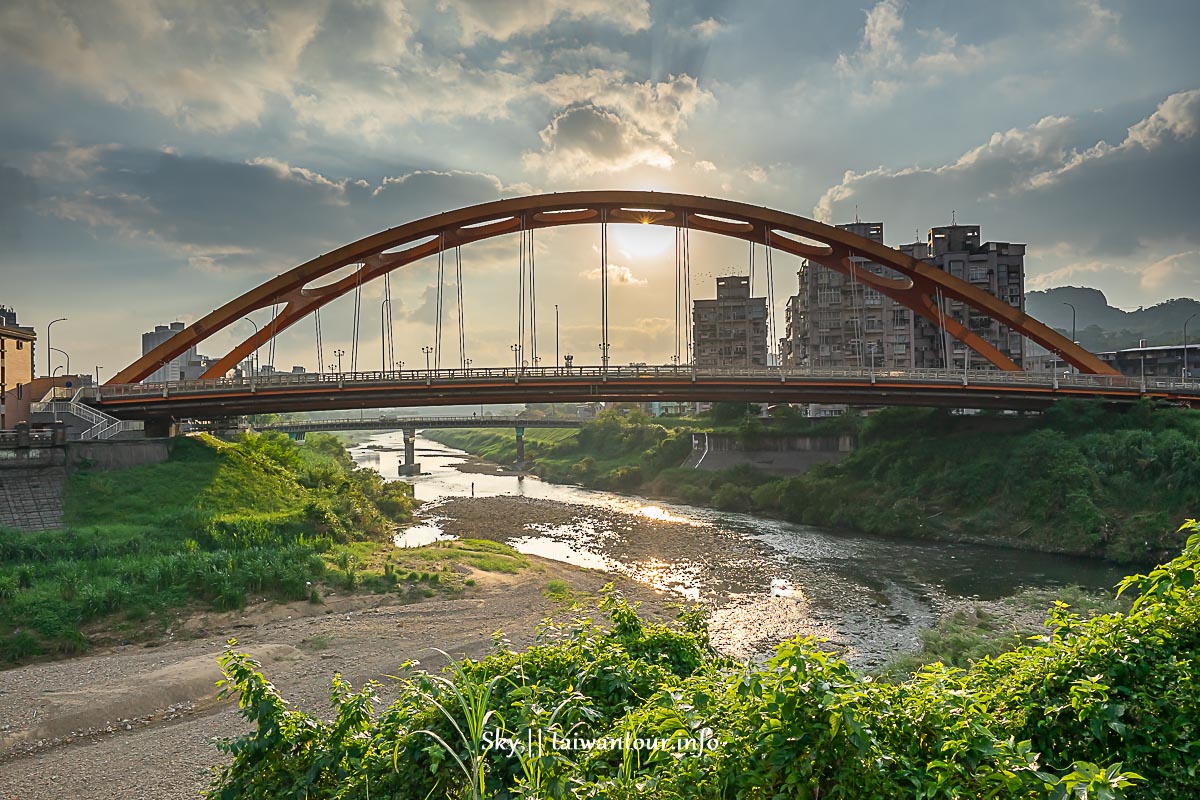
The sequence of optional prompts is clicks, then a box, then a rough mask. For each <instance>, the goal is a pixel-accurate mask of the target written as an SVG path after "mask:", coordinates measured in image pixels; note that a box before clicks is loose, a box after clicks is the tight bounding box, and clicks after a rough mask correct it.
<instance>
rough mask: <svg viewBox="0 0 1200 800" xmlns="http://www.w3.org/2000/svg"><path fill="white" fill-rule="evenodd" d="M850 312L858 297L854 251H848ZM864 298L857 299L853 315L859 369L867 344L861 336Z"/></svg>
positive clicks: (864, 312)
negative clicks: (856, 306) (855, 312)
mask: <svg viewBox="0 0 1200 800" xmlns="http://www.w3.org/2000/svg"><path fill="white" fill-rule="evenodd" d="M849 253H850V258H849V261H850V310H851V311H854V300H855V298H856V297H857V296H858V286H859V284H858V275H857V273H855V271H854V251H853V250H850V251H849ZM866 313H867V312H866V298H859V303H858V313H857V314H856V315H855V317H854V319H855V329H856V330H855V335H856V336H857V337H858V366H859V368H860V369H861V368H862V366H863V354H864V353H865V352H866V350H867V343H866V341H865V340H864V336H863V317H864V316H865V315H866Z"/></svg>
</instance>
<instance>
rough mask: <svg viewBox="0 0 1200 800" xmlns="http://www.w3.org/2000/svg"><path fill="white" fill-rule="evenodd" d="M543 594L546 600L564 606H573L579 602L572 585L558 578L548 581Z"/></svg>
mask: <svg viewBox="0 0 1200 800" xmlns="http://www.w3.org/2000/svg"><path fill="white" fill-rule="evenodd" d="M542 594H543V595H545V596H546V599H548V600H550V601H551V602H554V603H557V604H559V605H562V606H573V605H575V604H576V603H577V602H578V601H577V598H576V593H575V590H574V589H572V588H571V584H569V583H567V582H566V581H564V580H559V579H558V578H555V579H553V580H551V581H547V582H546V586H545V588H544V589H542Z"/></svg>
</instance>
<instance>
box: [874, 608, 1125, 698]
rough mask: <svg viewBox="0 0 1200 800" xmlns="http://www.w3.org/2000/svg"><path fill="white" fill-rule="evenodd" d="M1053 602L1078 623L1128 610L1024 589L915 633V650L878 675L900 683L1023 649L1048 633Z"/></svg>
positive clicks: (890, 664)
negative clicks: (929, 668) (923, 672)
mask: <svg viewBox="0 0 1200 800" xmlns="http://www.w3.org/2000/svg"><path fill="white" fill-rule="evenodd" d="M1056 601H1057V602H1063V603H1066V604H1067V605H1069V606H1070V607H1071V612H1072V613H1074V614H1077V615H1078V616H1079V617H1081V618H1082V619H1091V618H1092V617H1096V616H1099V615H1101V614H1110V613H1113V612H1116V611H1127V610H1128V609H1129V605H1130V604H1129V602H1128V600H1124V599H1120V598H1116V597H1113V596H1112V595H1111V594H1106V593H1100V592H1090V591H1088V590H1086V589H1082V588H1080V587H1078V586H1068V587H1065V588H1062V589H1053V590H1051V589H1026V590H1024V591H1022V592H1018V593H1017V594H1015V595H1013V596H1011V597H1008V598H1005V599H1004V600H1003V601H1001V602H998V603H991V604H986V605H983V604H975V605H972V606H970V607H969V608H964V609H959V610H958V611H955V612H953V613H951V614H949V615H948V616H946V617H944V618H942V619H941V620H939V621H938V623H937V624H936V625H935V626H933V627H932V628H926V629H924V630H922V631H921V649H920V650H918V651H917V652H916V653H913V654H911V655H906V656H901V657H899V658H896V659H894V660H893V661H892V662H891V663H889V664H888V666H887V667H886V668H885V669H884V671H883V674H884V675H885V677H888V678H889V679H904V678H907V677H908V676H910V675H911V674H913V673H914V672H916V671H917V670H918V669H920V668H921V667H923V666H925V665H926V664H933V663H942V664H945V665H947V666H950V667H958V668H960V669H967V668H969V667H970V666H971V665H972V664H974V663H975V662H977V661H979V660H981V659H984V658H995V657H996V656H998V655H1000V654H1001V653H1006V652H1008V651H1010V650H1015V649H1016V648H1018V647H1020V646H1022V645H1025V644H1028V642H1029V639H1030V638H1031V637H1041V636H1045V635H1046V634H1047V633H1048V631H1047V629H1046V627H1045V626H1044V625H1043V624H1042V623H1043V622H1044V621H1045V619H1046V617H1047V616H1048V615H1049V609H1050V608H1051V606H1053V605H1054V603H1055V602H1056Z"/></svg>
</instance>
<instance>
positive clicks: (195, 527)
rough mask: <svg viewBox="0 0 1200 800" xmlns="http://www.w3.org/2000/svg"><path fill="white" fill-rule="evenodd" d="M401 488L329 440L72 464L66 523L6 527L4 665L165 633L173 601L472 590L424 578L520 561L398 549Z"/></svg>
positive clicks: (0, 540) (479, 549)
mask: <svg viewBox="0 0 1200 800" xmlns="http://www.w3.org/2000/svg"><path fill="white" fill-rule="evenodd" d="M405 489H406V487H405V486H404V485H401V484H384V483H383V482H382V481H381V480H380V479H379V477H378V475H377V473H373V472H371V471H368V470H356V469H354V467H353V465H352V463H351V462H350V461H349V458H348V457H347V456H346V454H345V452H344V450H342V449H341V448H340V447H339V446H337V445H336V444H335V443H334V440H333V439H332V437H326V439H325V440H324V441H322V440H321V438H320V437H316V438H314V439H313V441H311V442H310V443H309V445H306V446H304V447H298V446H296V445H294V444H290V443H288V442H287V441H286V440H285V439H282V438H281V437H280V438H272V437H258V438H257V439H255V440H253V441H246V442H239V443H238V444H232V443H228V442H222V441H219V440H217V439H214V438H212V437H208V436H199V437H192V438H186V439H181V440H178V441H177V442H175V443H174V446H173V451H172V454H171V458H170V460H169V461H167V462H166V463H162V464H153V465H147V466H142V467H135V468H132V469H128V470H123V471H115V472H94V473H92V472H79V473H76V474H74V475H72V476H71V479H70V481H69V483H68V487H67V495H66V509H65V528H64V529H63V530H61V531H52V532H46V533H22V532H17V531H0V661H8V662H18V661H22V660H25V659H28V658H31V657H37V656H44V655H67V654H72V653H76V652H80V651H82V650H84V649H86V648H87V647H88V646H89V644H90V643H91V642H90V640H94V639H96V638H97V637H99V638H104V637H106V636H117V637H120V638H139V637H144V636H147V635H153V633H154V631H155V630H156V629H161V628H163V627H165V626H166V625H169V624H170V619H171V616H172V613H173V612H172V609H178V608H180V607H183V606H187V605H189V604H191V603H194V602H197V601H200V602H204V603H207V604H209V605H211V606H213V607H216V608H237V607H240V606H242V605H244V604H245V602H246V599H247V595H248V594H250V595H252V596H254V597H270V598H274V599H279V600H299V599H304V598H309V599H312V600H317V601H319V598H320V587H321V586H322V585H323V584H324V583H331V584H336V585H337V586H338V587H339V588H342V589H345V588H366V589H372V590H377V591H391V590H395V591H397V592H399V593H400V594H401V595H402V596H422V595H425V594H427V593H429V591H430V590H431V589H433V588H437V589H442V590H450V591H454V590H458V589H460V588H461V587H462V580H461V578H460V577H457V575H456V574H455V577H451V576H450V575H443V577H442V578H440V579H436V580H435V579H432V578H428V577H427V578H425V579H423V580H422V578H421V577H420V576H421V575H424V574H425V573H429V574H430V575H437V574H441V573H447V572H452V569H451V565H452V564H454V563H466V564H470V565H473V566H478V567H479V568H481V569H498V570H501V571H511V570H513V569H518V568H520V566H521V565H522V564H523V563H524V562H523V560H522V559H520V557H519V556H516V554H515V553H512V552H511V551H507V549H505V551H504V552H493V550H489V549H488V548H492V547H493V546H492V545H491V544H490V543H486V544H483V545H475V546H471V547H468V546H466V545H459V546H458V549H454V548H451V549H449V550H446V549H442V550H441V551H439V552H438V553H437V554H435V555H433V556H429V555H421V554H420V551H408V553H407V554H405V555H404V556H402V557H397V558H393V559H389V558H388V556H389V554H391V553H392V552H393V551H394V549H395V548H394V547H393V545H392V543H391V538H390V532H391V523H390V522H389V517H388V516H387V515H385V513H384V511H385V510H386V512H387V514H388V515H390V520H392V521H403V520H405V519H409V518H411V508H412V501H411V495H410V493H408V492H406V491H404V490H405ZM500 547H502V546H500ZM493 549H494V548H493ZM460 551H461V552H460ZM389 564H390V566H389ZM417 567H420V569H417ZM409 573H415V576H414V577H413V578H412V579H411V580H409V579H407V576H408V575H409ZM314 586H315V587H317V588H316V590H314V589H313V588H312V587H314ZM314 592H315V593H314Z"/></svg>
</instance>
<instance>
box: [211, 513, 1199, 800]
mask: <svg viewBox="0 0 1200 800" xmlns="http://www.w3.org/2000/svg"><path fill="white" fill-rule="evenodd" d="M1183 532H1184V533H1190V534H1191V536H1190V538H1189V539H1188V541H1187V544H1186V546H1185V547H1184V549H1183V552H1182V554H1181V555H1179V556H1178V557H1177V558H1175V559H1174V560H1172V561H1170V562H1169V563H1167V564H1166V565H1164V566H1162V567H1159V568H1157V569H1155V570H1153V571H1151V572H1149V574H1147V575H1134V576H1131V577H1129V578H1126V579H1125V580H1124V581H1123V582H1122V584H1121V587H1120V591H1121V593H1124V594H1125V595H1126V597H1127V598H1131V599H1132V602H1131V604H1130V605H1129V607H1128V611H1126V612H1115V613H1107V614H1102V615H1099V616H1096V617H1094V618H1092V619H1088V620H1083V619H1081V618H1080V617H1079V616H1077V615H1076V614H1074V613H1072V610H1071V608H1070V607H1069V606H1068V605H1067V604H1065V603H1062V602H1057V603H1055V606H1054V608H1053V610H1052V611H1051V612H1050V617H1049V620H1048V622H1047V628H1046V631H1045V633H1044V635H1042V636H1040V637H1038V638H1037V639H1036V640H1034V641H1031V642H1029V643H1027V644H1025V645H1023V646H1019V647H1017V648H1015V649H1012V650H1010V651H1008V652H1005V653H1003V654H1000V655H997V656H995V657H983V658H980V659H979V660H977V661H976V662H974V663H973V664H971V665H970V666H969V667H968V668H966V669H959V668H955V667H951V666H945V665H943V664H932V665H929V666H926V667H923V668H921V669H920V670H918V671H917V672H916V673H915V674H913V675H912V676H911V677H910V678H908V679H905V680H899V681H895V682H890V681H879V680H872V679H871V678H869V677H864V676H861V675H858V674H856V673H855V672H854V671H852V670H851V669H850V668H849V667H847V666H846V664H845V663H844V662H842V661H840V660H838V659H836V658H834V657H832V656H830V655H829V654H827V653H825V652H823V651H821V650H820V649H818V648H817V647H815V646H814V643H813V642H812V641H811V640H803V639H796V640H791V641H788V642H785V643H783V644H781V645H780V646H779V647H778V648H777V650H776V652H775V655H774V657H773V658H771V659H770V660H769V661H768V662H767V663H766V665H765V666H761V667H760V666H754V665H750V664H743V663H736V662H733V661H730V660H728V659H725V658H722V657H720V656H719V655H717V654H716V653H714V652H713V650H712V649H711V647H710V646H709V643H708V639H707V634H706V631H705V628H704V624H703V616H702V615H701V614H699V613H697V612H695V611H694V610H689V611H685V612H684V613H683V614H681V617H680V621H679V623H677V624H676V625H675V626H661V625H651V624H647V623H645V622H643V621H642V620H641V619H640V618H639V617H638V614H637V612H636V609H635V608H634V607H631V606H630V605H629V604H627V603H626V602H624V601H623V600H622V599H621V598H620V597H619V596H618V595H615V594H609V595H608V596H607V597H606V598H605V599H604V600H603V601H602V603H601V610H602V611H603V612H604V613H605V614H606V616H607V618H608V620H609V623H608V625H607V626H602V625H598V624H596V623H594V622H593V621H592V620H591V619H588V618H579V619H576V620H575V621H574V622H572V623H570V624H567V625H561V626H558V625H553V624H551V623H546V624H545V625H544V627H543V630H542V631H541V635H540V638H539V641H538V642H537V643H535V644H534V645H533V646H532V647H530V648H528V649H527V650H524V651H522V652H514V651H511V650H509V649H507V648H506V647H504V646H503V645H502V644H498V645H497V648H496V650H495V652H494V653H493V654H492V655H489V656H487V657H486V658H484V659H482V660H481V661H478V662H474V661H464V662H460V663H457V664H452V665H451V667H450V668H448V670H447V671H446V672H445V673H444V674H443V675H441V676H437V675H430V674H427V673H424V672H422V671H420V670H419V669H417V665H415V664H409V665H407V667H406V668H407V669H408V670H409V672H408V674H407V677H405V678H403V679H400V685H399V686H400V693H399V699H398V700H396V701H395V702H394V703H393V704H392V705H390V706H389V707H387V708H386V709H384V710H383V711H382V713H378V714H377V713H375V709H374V706H375V704H376V702H377V701H376V689H377V685H376V684H373V683H369V684H367V685H366V686H363V687H362V688H360V689H358V690H355V689H354V688H353V687H351V686H349V685H348V684H347V683H345V682H344V681H343V680H342V679H341V678H340V677H334V679H333V685H332V691H331V701H332V704H333V711H334V713H333V717H332V719H331V720H329V721H324V720H322V719H319V718H317V717H314V716H310V715H308V714H305V713H302V712H299V711H296V710H293V709H291V708H289V707H288V705H287V703H286V702H285V700H284V699H283V698H282V697H281V696H280V694H279V693H278V692H277V691H276V689H275V687H274V686H273V685H272V684H271V683H270V682H268V681H267V679H266V678H265V677H264V676H263V675H262V674H261V673H260V672H259V671H258V669H257V664H256V663H255V662H253V661H252V660H251V659H249V658H248V657H246V656H244V655H240V654H238V653H237V652H236V643H233V642H231V647H230V650H229V651H227V653H226V655H225V656H224V658H223V659H222V668H223V671H224V673H225V676H226V680H225V683H224V688H223V691H224V692H225V694H226V695H227V696H235V697H237V698H238V702H239V704H240V708H241V711H242V714H243V715H244V716H245V717H246V718H247V719H248V720H249V721H250V722H251V723H252V724H253V725H254V730H253V731H251V732H250V733H248V734H247V735H245V736H242V737H239V738H236V739H232V740H227V741H224V742H222V743H220V745H219V746H220V748H221V749H222V750H224V751H225V752H226V753H228V754H229V755H230V756H231V761H230V762H229V763H228V764H227V765H226V766H224V767H222V768H221V770H220V772H219V774H218V776H217V777H216V779H215V781H214V785H213V788H212V790H211V792H210V794H209V797H210V798H211V800H226V799H228V800H232V798H264V799H265V798H271V799H272V800H274V798H283V797H294V798H311V799H312V800H318V799H319V798H337V799H338V800H360V799H361V800H366V798H370V797H376V798H380V797H388V798H395V799H396V800H404V799H406V798H414V799H416V798H515V797H524V798H561V797H579V798H608V799H611V798H635V797H638V798H640V797H656V798H668V799H670V798H680V799H682V798H745V799H746V800H755V799H758V798H763V799H765V798H777V797H796V798H811V800H817V799H818V798H826V797H855V798H883V797H922V798H931V799H932V798H946V799H947V800H949V798H962V797H980V798H982V797H1003V798H1022V799H1025V798H1053V799H1054V800H1058V799H1060V798H1061V799H1062V800H1066V798H1080V799H1083V798H1092V799H1094V800H1101V799H1102V798H1107V799H1113V798H1121V797H1126V796H1130V797H1133V796H1136V797H1141V798H1163V799H1164V800H1165V799H1166V798H1180V797H1193V796H1195V788H1196V785H1197V774H1196V771H1197V767H1196V765H1197V763H1198V762H1200V758H1198V756H1200V682H1198V681H1197V680H1196V664H1197V663H1200V586H1197V582H1196V575H1197V572H1198V571H1200V529H1198V528H1197V526H1196V524H1195V522H1193V521H1189V522H1187V523H1186V524H1185V526H1184V529H1183ZM539 733H540V734H541V741H542V745H543V746H542V747H539V746H538V744H537V742H538V734H539ZM555 736H557V737H558V738H559V739H563V738H570V739H572V740H575V739H590V740H593V741H595V740H602V741H605V742H608V743H609V745H612V744H613V743H629V744H631V745H632V746H620V745H616V746H608V745H602V746H598V747H595V746H594V747H583V748H580V749H567V748H558V749H556V748H553V747H550V746H545V745H547V744H548V743H550V742H552V741H553V738H554V737H555ZM635 740H641V742H642V744H643V745H645V744H646V742H647V741H648V740H659V741H660V742H666V743H667V744H665V745H663V746H657V747H655V746H643V747H638V746H637V744H638V742H637V741H635ZM498 741H499V742H503V743H505V744H504V745H501V746H495V744H496V742H498ZM698 741H708V742H709V743H710V744H715V746H712V747H704V748H701V749H695V748H692V747H691V745H690V744H689V743H694V742H698ZM510 742H511V743H512V745H513V746H511V747H510V746H506V745H507V744H508V743H510ZM526 743H529V744H531V745H532V746H526ZM677 743H678V744H679V745H682V749H681V747H680V746H677Z"/></svg>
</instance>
